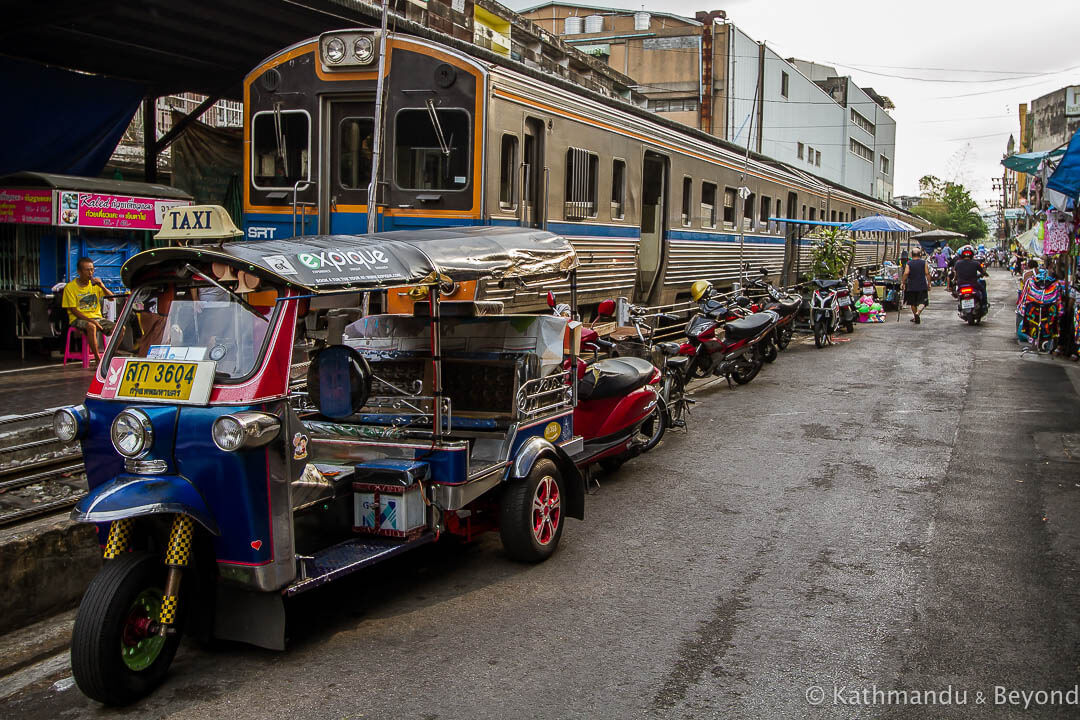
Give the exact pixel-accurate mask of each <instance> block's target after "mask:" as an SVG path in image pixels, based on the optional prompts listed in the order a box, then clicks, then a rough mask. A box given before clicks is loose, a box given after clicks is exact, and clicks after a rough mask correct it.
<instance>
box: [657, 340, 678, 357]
mask: <svg viewBox="0 0 1080 720" xmlns="http://www.w3.org/2000/svg"><path fill="white" fill-rule="evenodd" d="M656 347H658V348H659V349H660V354H661V355H664V356H666V357H671V356H673V355H678V354H679V349H680V348H681V347H682V346H681V345H679V343H677V342H662V343H656Z"/></svg>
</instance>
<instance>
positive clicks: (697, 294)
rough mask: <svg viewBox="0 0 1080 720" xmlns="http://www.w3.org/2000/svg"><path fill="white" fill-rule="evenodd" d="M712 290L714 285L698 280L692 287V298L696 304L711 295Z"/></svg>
mask: <svg viewBox="0 0 1080 720" xmlns="http://www.w3.org/2000/svg"><path fill="white" fill-rule="evenodd" d="M710 290H712V283H711V282H709V281H708V280H697V281H695V282H694V284H693V285H691V286H690V297H692V298H694V302H701V298H703V297H705V296H706V295H708V294H709V291H710Z"/></svg>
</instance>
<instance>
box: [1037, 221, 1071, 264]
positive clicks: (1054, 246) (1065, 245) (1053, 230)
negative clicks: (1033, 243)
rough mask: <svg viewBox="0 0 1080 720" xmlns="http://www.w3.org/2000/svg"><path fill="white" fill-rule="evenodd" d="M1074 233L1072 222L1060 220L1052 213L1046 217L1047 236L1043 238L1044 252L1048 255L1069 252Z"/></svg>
mask: <svg viewBox="0 0 1080 720" xmlns="http://www.w3.org/2000/svg"><path fill="white" fill-rule="evenodd" d="M1071 234H1072V223H1071V222H1068V221H1065V222H1059V221H1058V219H1057V217H1055V213H1050V217H1048V218H1047V219H1046V238H1045V239H1044V240H1043V253H1044V254H1046V255H1060V254H1061V253H1067V252H1069V237H1070V235H1071Z"/></svg>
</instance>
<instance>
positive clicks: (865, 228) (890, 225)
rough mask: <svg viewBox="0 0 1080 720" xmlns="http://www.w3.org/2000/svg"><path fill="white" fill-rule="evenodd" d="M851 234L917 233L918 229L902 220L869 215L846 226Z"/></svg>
mask: <svg viewBox="0 0 1080 720" xmlns="http://www.w3.org/2000/svg"><path fill="white" fill-rule="evenodd" d="M847 229H848V230H850V231H852V232H918V231H919V228H917V227H915V226H914V225H909V224H908V223H906V222H904V221H903V220H897V219H896V218H891V217H886V216H885V215H871V216H870V217H864V218H859V219H858V220H856V221H855V222H853V223H850V224H849V225H848V226H847Z"/></svg>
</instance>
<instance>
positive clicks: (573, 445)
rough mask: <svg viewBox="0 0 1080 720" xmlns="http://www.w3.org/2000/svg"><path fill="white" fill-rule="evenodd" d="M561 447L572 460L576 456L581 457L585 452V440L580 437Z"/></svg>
mask: <svg viewBox="0 0 1080 720" xmlns="http://www.w3.org/2000/svg"><path fill="white" fill-rule="evenodd" d="M559 447H561V448H562V449H563V450H565V451H566V454H567V455H569V456H570V457H571V458H572V457H574V456H575V455H580V454H581V453H582V451H583V450H585V438H583V437H581V436H580V435H578V436H577V437H575V438H574V439H573V440H567V441H566V442H564V443H563V444H562V445H560V446H559Z"/></svg>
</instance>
